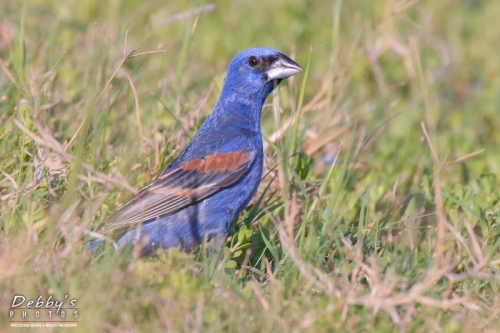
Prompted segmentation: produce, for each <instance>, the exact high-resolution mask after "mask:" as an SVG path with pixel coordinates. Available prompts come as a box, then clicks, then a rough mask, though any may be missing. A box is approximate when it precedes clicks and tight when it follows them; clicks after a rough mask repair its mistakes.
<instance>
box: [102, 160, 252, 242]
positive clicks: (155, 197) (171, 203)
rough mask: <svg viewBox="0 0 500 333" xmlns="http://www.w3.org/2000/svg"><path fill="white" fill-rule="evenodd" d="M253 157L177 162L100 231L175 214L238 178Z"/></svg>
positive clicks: (124, 206) (119, 211) (119, 228)
mask: <svg viewBox="0 0 500 333" xmlns="http://www.w3.org/2000/svg"><path fill="white" fill-rule="evenodd" d="M253 159H254V154H253V153H247V152H243V151H235V152H230V153H214V154H210V155H206V156H204V157H202V158H194V159H190V160H187V161H184V162H182V163H176V164H178V165H177V166H175V167H169V168H167V169H166V170H165V171H164V172H162V173H161V174H160V175H159V176H158V177H157V178H156V179H155V180H153V181H152V182H151V183H150V184H149V185H147V186H146V187H145V188H143V189H142V190H141V191H140V192H139V193H138V194H137V195H136V196H135V197H134V198H133V199H132V200H130V201H129V202H127V203H126V204H125V205H123V206H122V207H120V208H119V209H118V211H117V212H116V213H115V214H114V215H113V216H111V217H110V218H109V220H107V221H106V222H105V223H104V225H103V227H102V229H101V230H100V232H102V233H111V232H112V233H113V234H117V233H121V232H122V231H124V230H126V229H129V228H130V227H131V226H133V225H136V224H140V223H144V222H147V221H151V220H154V219H157V218H159V217H161V216H165V215H169V214H173V213H175V212H177V211H179V210H180V209H182V208H184V207H186V206H189V205H191V204H193V203H195V202H197V201H199V200H202V199H204V198H206V197H207V196H209V195H211V194H213V193H215V192H217V191H218V190H220V189H221V188H224V187H227V186H229V185H231V184H233V183H235V182H236V181H238V179H240V178H241V176H243V174H245V172H247V171H248V169H249V168H250V166H251V164H252V162H253Z"/></svg>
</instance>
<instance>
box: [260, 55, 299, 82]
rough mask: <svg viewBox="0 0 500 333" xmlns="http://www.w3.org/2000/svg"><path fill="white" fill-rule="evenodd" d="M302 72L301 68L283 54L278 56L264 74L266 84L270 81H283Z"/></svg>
mask: <svg viewBox="0 0 500 333" xmlns="http://www.w3.org/2000/svg"><path fill="white" fill-rule="evenodd" d="M299 72H302V67H300V66H299V64H297V63H296V62H295V61H293V60H292V59H290V58H288V57H287V56H286V55H284V54H280V55H279V57H278V59H277V60H276V61H275V62H273V64H272V65H271V67H269V69H268V70H267V72H266V76H267V82H269V81H272V80H283V79H286V78H287V77H290V76H292V75H295V74H297V73H299Z"/></svg>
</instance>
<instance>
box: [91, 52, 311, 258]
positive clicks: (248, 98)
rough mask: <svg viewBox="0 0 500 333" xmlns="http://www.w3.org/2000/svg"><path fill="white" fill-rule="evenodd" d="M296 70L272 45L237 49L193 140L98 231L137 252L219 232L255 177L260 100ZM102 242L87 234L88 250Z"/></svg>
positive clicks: (191, 242) (252, 189)
mask: <svg viewBox="0 0 500 333" xmlns="http://www.w3.org/2000/svg"><path fill="white" fill-rule="evenodd" d="M301 71H302V68H301V67H300V66H299V65H298V64H297V63H296V62H295V61H293V60H292V59H290V58H289V57H288V56H286V55H285V54H283V53H281V52H279V51H276V50H274V49H270V48H264V47H257V48H250V49H247V50H244V51H242V52H240V53H238V54H237V55H236V56H235V57H234V58H233V60H232V61H231V62H230V64H229V66H228V68H227V72H226V78H225V81H224V84H223V87H222V91H221V94H220V97H219V99H218V101H217V102H216V104H215V106H214V108H213V110H212V112H211V113H210V115H209V116H208V117H207V118H206V119H205V121H204V122H203V124H202V125H201V127H200V128H199V129H198V131H197V132H196V134H195V135H194V137H193V138H192V140H191V141H190V142H189V143H188V144H187V145H186V147H185V148H184V149H183V150H182V151H181V152H180V153H179V155H178V156H177V157H176V158H175V159H174V160H173V161H172V162H171V163H170V164H169V165H168V166H167V167H166V168H165V169H164V170H163V171H161V172H160V173H159V174H158V176H157V177H156V178H154V179H153V180H152V181H151V182H150V183H149V184H147V185H146V186H145V187H144V188H142V189H141V190H140V191H139V192H138V193H137V194H135V195H134V196H133V198H132V199H131V200H130V201H128V202H126V203H125V204H124V205H123V206H121V207H119V208H118V209H117V211H116V212H115V213H114V214H112V215H111V217H110V218H108V219H107V220H106V221H105V222H104V223H103V224H102V225H101V226H100V227H99V228H98V229H97V232H98V233H99V234H101V235H103V236H105V238H111V239H113V240H114V241H115V245H117V247H118V248H120V247H124V246H128V245H131V246H139V248H140V254H141V255H142V256H146V255H149V254H151V253H153V252H155V251H156V250H159V249H160V250H163V251H167V250H169V249H171V248H179V249H180V250H191V249H193V248H195V247H197V246H199V245H200V244H202V243H203V242H204V241H208V240H211V239H213V238H216V237H217V238H219V239H220V240H222V241H223V240H225V238H227V236H228V234H229V231H230V227H231V224H232V221H233V220H234V219H235V217H236V216H237V215H239V213H240V212H241V211H242V210H243V209H244V208H245V207H246V206H247V205H248V203H249V202H250V200H251V198H252V197H253V195H254V194H255V193H256V191H257V188H258V186H259V184H260V181H261V177H262V170H263V161H264V151H263V143H262V131H261V124H260V122H261V111H262V108H263V105H264V102H265V100H266V98H267V97H268V96H269V94H270V93H271V92H272V91H273V90H274V89H275V88H276V86H277V85H278V84H279V83H280V82H281V81H282V80H284V79H286V78H288V77H290V76H292V75H295V74H297V73H299V72H301ZM101 243H103V238H101V239H96V238H94V239H93V240H91V242H90V248H91V251H92V252H94V251H95V249H96V248H97V247H98V245H99V244H101Z"/></svg>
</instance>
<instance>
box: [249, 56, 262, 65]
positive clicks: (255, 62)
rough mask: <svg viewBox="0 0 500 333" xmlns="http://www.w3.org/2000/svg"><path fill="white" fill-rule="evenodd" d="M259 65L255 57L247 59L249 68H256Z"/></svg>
mask: <svg viewBox="0 0 500 333" xmlns="http://www.w3.org/2000/svg"><path fill="white" fill-rule="evenodd" d="M259 63H260V60H259V58H257V57H254V56H251V57H250V58H248V64H249V65H250V67H256V66H257V65H258V64H259Z"/></svg>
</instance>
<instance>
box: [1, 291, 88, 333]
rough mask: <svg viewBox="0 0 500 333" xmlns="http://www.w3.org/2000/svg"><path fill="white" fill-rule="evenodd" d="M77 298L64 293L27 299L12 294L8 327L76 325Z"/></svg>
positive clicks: (77, 312)
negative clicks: (57, 296)
mask: <svg viewBox="0 0 500 333" xmlns="http://www.w3.org/2000/svg"><path fill="white" fill-rule="evenodd" d="M76 303H77V300H76V299H74V298H70V297H69V296H68V295H65V296H64V298H63V299H62V300H58V299H56V298H55V297H53V296H52V295H49V296H48V297H46V298H44V297H43V296H38V298H36V299H35V298H33V299H27V298H26V297H25V296H23V295H14V296H13V297H12V302H11V306H10V308H9V323H10V327H77V326H78V319H79V317H80V312H79V309H78V307H77V305H76Z"/></svg>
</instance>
